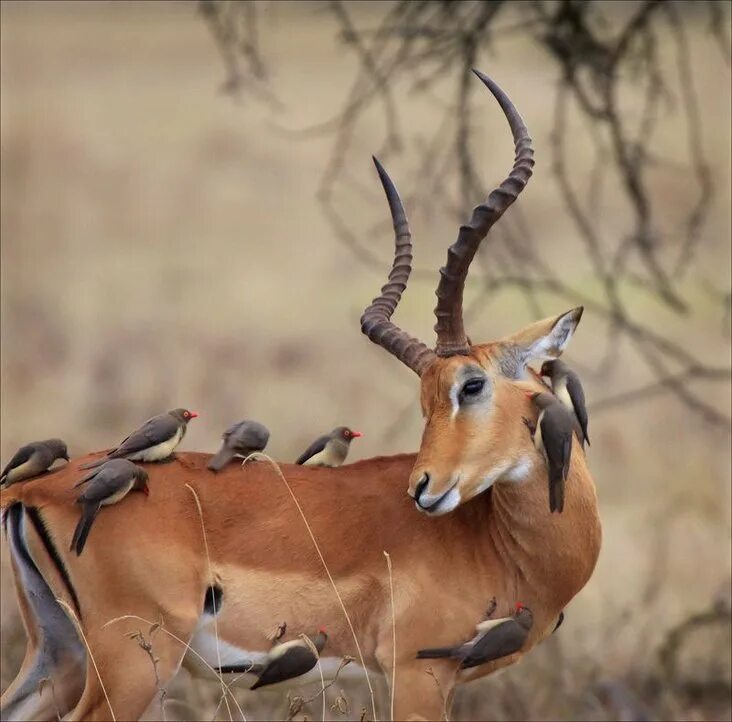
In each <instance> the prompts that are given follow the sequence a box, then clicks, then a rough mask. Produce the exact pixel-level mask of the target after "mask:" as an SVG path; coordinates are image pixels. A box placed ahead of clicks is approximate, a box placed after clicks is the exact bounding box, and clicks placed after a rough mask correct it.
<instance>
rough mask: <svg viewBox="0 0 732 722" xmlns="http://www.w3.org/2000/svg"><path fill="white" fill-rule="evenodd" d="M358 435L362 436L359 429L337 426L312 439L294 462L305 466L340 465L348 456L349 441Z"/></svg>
mask: <svg viewBox="0 0 732 722" xmlns="http://www.w3.org/2000/svg"><path fill="white" fill-rule="evenodd" d="M359 436H363V434H362V433H361V432H360V431H351V429H349V428H348V427H347V426H339V427H337V428H335V429H333V431H331V432H330V433H329V434H326V435H325V436H321V437H320V438H318V439H316V440H315V441H313V443H312V444H310V446H308V448H307V449H306V450H305V451H304V452H303V453H302V454H300V456H299V457H298V459H297V461H296V462H295V463H296V464H304V465H306V466H340V465H341V464H342V463H343V462H344V461H345V460H346V456H348V448H349V446H350V445H351V441H352V440H353V439H357V438H358V437H359Z"/></svg>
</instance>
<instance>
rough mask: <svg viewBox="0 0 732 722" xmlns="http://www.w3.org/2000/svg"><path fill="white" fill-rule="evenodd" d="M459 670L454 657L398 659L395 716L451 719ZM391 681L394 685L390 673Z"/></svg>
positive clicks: (412, 718) (397, 718)
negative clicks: (457, 670) (426, 659)
mask: <svg viewBox="0 0 732 722" xmlns="http://www.w3.org/2000/svg"><path fill="white" fill-rule="evenodd" d="M456 669H457V663H456V662H454V661H452V660H429V662H427V663H425V660H416V659H410V660H407V661H403V662H401V663H400V662H399V661H397V669H396V680H395V685H394V716H393V719H395V720H420V719H424V720H449V719H450V708H451V707H452V701H453V697H454V693H455V683H456V680H457V675H456V674H455V672H456ZM390 673H391V670H389V674H390ZM388 680H389V683H390V684H391V676H389V677H388ZM390 691H391V690H390ZM389 714H390V715H391V711H390V712H389ZM390 718H391V717H390Z"/></svg>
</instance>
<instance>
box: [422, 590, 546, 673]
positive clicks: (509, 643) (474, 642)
mask: <svg viewBox="0 0 732 722" xmlns="http://www.w3.org/2000/svg"><path fill="white" fill-rule="evenodd" d="M533 623H534V615H533V614H532V613H531V610H530V609H529V608H528V607H524V606H523V604H520V603H519V604H516V613H515V614H514V616H513V617H502V618H500V619H488V620H486V621H484V622H481V623H480V624H478V625H477V626H476V627H475V628H476V630H478V633H477V634H476V635H475V636H474V637H473V638H472V639H471V640H470V641H469V642H465V643H464V644H460V645H458V646H457V647H437V648H434V649H420V650H419V652H417V659H438V658H442V657H449V658H450V659H459V660H460V667H461V668H462V669H468V668H469V667H477V666H478V665H480V664H485V663H486V662H492V661H493V660H494V659H500V658H501V657H507V656H508V655H509V654H514V653H515V652H518V651H519V650H520V649H521V647H523V646H524V644H525V642H526V638H527V637H528V636H529V632H530V631H531V627H532V625H533Z"/></svg>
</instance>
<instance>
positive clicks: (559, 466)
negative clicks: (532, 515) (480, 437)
mask: <svg viewBox="0 0 732 722" xmlns="http://www.w3.org/2000/svg"><path fill="white" fill-rule="evenodd" d="M526 395H527V396H528V397H529V398H530V399H531V400H532V401H533V402H534V404H535V405H536V406H537V408H538V409H539V418H538V419H537V421H536V426H535V427H534V429H533V434H534V446H536V448H537V450H538V451H539V452H540V453H541V454H543V456H544V459H545V460H546V465H547V468H548V471H549V510H550V511H552V512H554V511H556V512H561V511H562V510H563V509H564V483H565V482H566V481H567V474H568V473H569V460H570V458H571V456H572V436H573V435H574V417H573V416H572V412H571V411H569V410H568V409H567V408H566V406H564V404H562V403H561V402H560V401H559V400H557V398H556V396H552V394H550V393H547V392H544V393H536V392H527V394H526ZM527 425H529V428H530V429H531V424H530V423H529V424H527Z"/></svg>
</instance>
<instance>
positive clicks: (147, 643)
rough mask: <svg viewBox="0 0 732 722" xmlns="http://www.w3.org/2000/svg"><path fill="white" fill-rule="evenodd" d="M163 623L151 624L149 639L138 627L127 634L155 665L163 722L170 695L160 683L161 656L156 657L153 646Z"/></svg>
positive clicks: (153, 665) (154, 670) (154, 672)
mask: <svg viewBox="0 0 732 722" xmlns="http://www.w3.org/2000/svg"><path fill="white" fill-rule="evenodd" d="M160 627H161V624H160V623H159V622H156V623H155V624H152V625H150V630H149V632H148V633H149V635H150V640H147V639H146V638H145V635H144V634H143V633H142V630H141V629H138V630H137V631H136V632H131V633H130V634H128V635H127V636H128V637H129V638H130V639H134V640H135V641H136V642H137V644H138V645H139V647H140V649H142V651H143V652H145V654H147V656H148V657H149V658H150V662H151V664H152V667H153V674H154V675H155V687H156V688H157V690H158V694H159V695H160V713H161V714H162V717H163V722H166V718H165V698H166V697H167V695H168V690H167V689H165V687H163V686H162V685H161V683H160V673H159V671H158V664H159V663H160V658H159V657H156V656H155V655H154V654H153V648H152V638H153V637H154V636H155V633H156V632H157V631H158V630H159V629H160Z"/></svg>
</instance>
